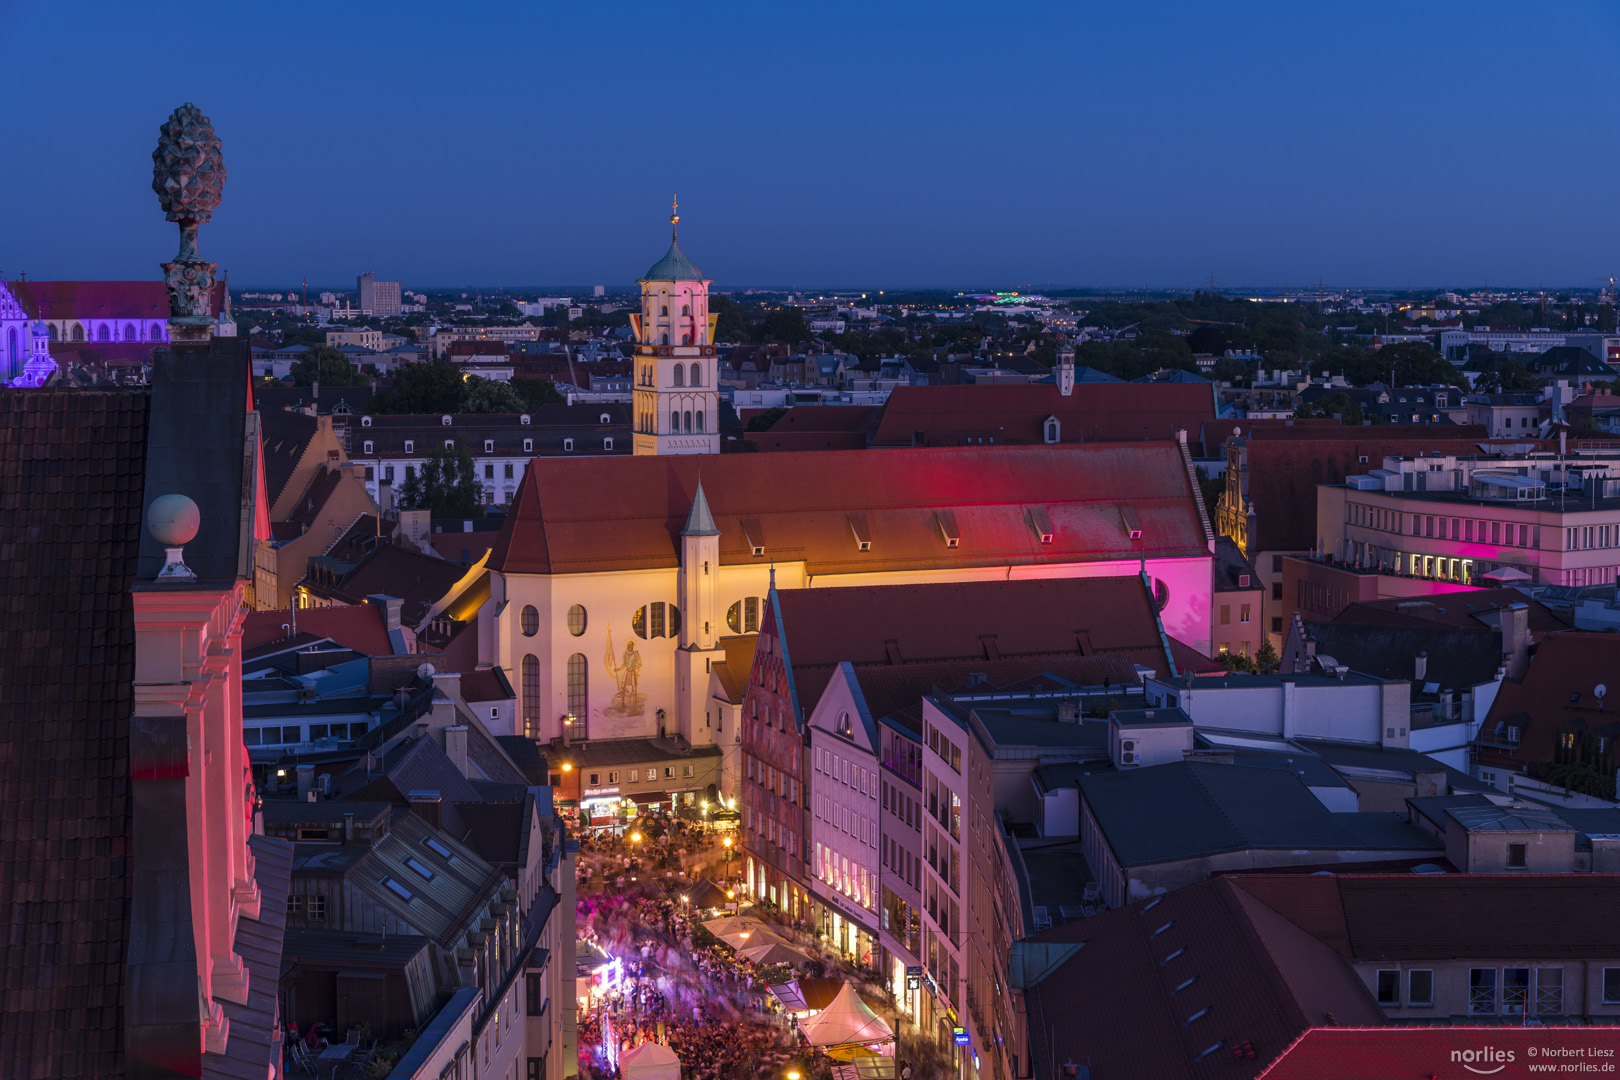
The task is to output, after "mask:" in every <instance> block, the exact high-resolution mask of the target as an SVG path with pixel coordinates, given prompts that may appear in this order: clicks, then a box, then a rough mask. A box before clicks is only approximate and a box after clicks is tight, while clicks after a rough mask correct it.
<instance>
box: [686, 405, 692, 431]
mask: <svg viewBox="0 0 1620 1080" xmlns="http://www.w3.org/2000/svg"><path fill="white" fill-rule="evenodd" d="M686 430H687V432H688V433H689V434H690V433H691V431H692V412H691V410H690V409H689V410H687V413H686Z"/></svg>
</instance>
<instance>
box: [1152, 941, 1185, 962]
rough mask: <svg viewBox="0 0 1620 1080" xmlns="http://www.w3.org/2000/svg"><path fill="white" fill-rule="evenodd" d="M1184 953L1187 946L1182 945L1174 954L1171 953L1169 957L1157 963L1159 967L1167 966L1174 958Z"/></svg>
mask: <svg viewBox="0 0 1620 1080" xmlns="http://www.w3.org/2000/svg"><path fill="white" fill-rule="evenodd" d="M1186 951H1187V946H1185V945H1183V946H1182V947H1181V948H1179V949H1177V950H1176V951H1175V952H1173V953H1171V954H1170V955H1169V956H1167V957H1165V958H1164V959H1163V960H1160V961H1159V966H1160V967H1163V966H1164V965H1166V964H1168V963H1169V962H1170V961H1172V960H1174V959H1175V958H1176V957H1178V956H1180V955H1181V954H1182V953H1184V952H1186Z"/></svg>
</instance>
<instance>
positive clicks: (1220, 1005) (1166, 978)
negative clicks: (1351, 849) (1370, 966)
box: [1024, 878, 1383, 1080]
mask: <svg viewBox="0 0 1620 1080" xmlns="http://www.w3.org/2000/svg"><path fill="white" fill-rule="evenodd" d="M1034 940H1035V941H1036V942H1037V943H1041V944H1047V943H1053V944H1055V943H1062V942H1071V943H1072V942H1083V943H1084V947H1082V948H1081V949H1080V951H1079V952H1077V953H1075V954H1074V955H1073V956H1072V957H1071V958H1070V959H1069V960H1068V961H1067V962H1065V963H1063V964H1062V965H1061V966H1059V967H1058V968H1057V969H1056V970H1054V971H1052V972H1051V973H1050V974H1048V975H1047V976H1046V977H1045V978H1043V979H1041V980H1040V981H1039V982H1037V983H1036V984H1035V985H1034V986H1032V987H1030V988H1028V989H1027V990H1025V992H1024V1000H1025V1003H1026V1006H1027V1010H1028V1017H1029V1027H1030V1047H1031V1051H1032V1053H1033V1054H1034V1055H1035V1056H1036V1058H1037V1062H1038V1066H1039V1075H1043V1076H1049V1075H1056V1072H1057V1067H1058V1066H1059V1065H1061V1064H1063V1063H1064V1062H1076V1063H1082V1064H1088V1065H1089V1066H1090V1067H1091V1073H1092V1075H1093V1076H1097V1077H1105V1076H1107V1077H1115V1076H1118V1077H1154V1078H1155V1080H1180V1078H1187V1080H1195V1078H1196V1080H1205V1078H1209V1080H1216V1078H1219V1080H1248V1078H1250V1077H1254V1076H1255V1075H1256V1074H1257V1073H1259V1072H1260V1070H1261V1069H1262V1068H1264V1067H1265V1066H1266V1064H1267V1063H1268V1062H1269V1061H1271V1060H1272V1059H1273V1058H1274V1057H1275V1056H1277V1055H1278V1054H1280V1053H1282V1051H1283V1050H1284V1049H1286V1048H1287V1047H1288V1046H1289V1045H1290V1044H1291V1043H1292V1042H1293V1041H1294V1040H1295V1039H1296V1038H1297V1037H1298V1036H1299V1035H1300V1034H1301V1033H1303V1032H1304V1031H1306V1030H1307V1029H1308V1028H1310V1027H1311V1026H1312V1025H1314V1024H1320V1023H1323V1022H1325V1020H1326V1017H1327V1015H1328V1014H1330V1013H1331V1014H1332V1015H1333V1016H1334V1018H1335V1020H1336V1021H1337V1022H1338V1023H1346V1024H1360V1025H1366V1026H1369V1027H1371V1026H1375V1025H1378V1024H1380V1023H1382V1021H1383V1016H1382V1014H1381V1013H1380V1012H1379V1009H1378V1006H1377V1004H1376V1003H1375V1002H1374V1001H1373V999H1372V996H1371V995H1370V994H1369V993H1368V991H1367V988H1366V986H1365V985H1364V984H1363V983H1362V982H1361V980H1360V979H1359V978H1357V976H1356V974H1355V972H1354V971H1352V970H1351V968H1350V966H1349V965H1348V964H1347V963H1345V961H1344V960H1343V959H1342V958H1340V957H1338V956H1336V955H1335V954H1334V953H1333V952H1332V950H1330V949H1328V948H1327V947H1326V946H1324V945H1322V944H1321V943H1320V942H1318V941H1316V940H1314V939H1313V938H1311V937H1310V935H1308V934H1306V933H1305V932H1303V931H1302V930H1300V929H1299V928H1298V927H1296V926H1294V925H1293V924H1292V923H1290V922H1288V920H1286V919H1283V918H1282V917H1280V916H1278V915H1277V914H1276V913H1275V912H1273V911H1271V910H1270V909H1268V908H1267V907H1266V906H1265V905H1264V904H1259V903H1256V902H1254V901H1253V900H1252V898H1250V897H1248V896H1246V895H1245V894H1244V893H1242V892H1241V891H1240V890H1238V889H1236V888H1235V887H1233V885H1232V884H1231V881H1230V879H1227V878H1215V879H1212V880H1210V881H1207V882H1203V883H1200V884H1198V885H1192V886H1188V887H1187V888H1184V889H1177V890H1175V891H1174V892H1171V893H1169V894H1167V895H1165V896H1162V897H1157V898H1155V899H1153V900H1147V901H1139V902H1137V903H1134V904H1131V905H1129V906H1128V907H1123V908H1117V909H1115V910H1113V911H1109V912H1105V913H1103V914H1101V915H1097V916H1093V917H1091V918H1088V919H1081V920H1077V921H1075V922H1070V923H1066V924H1064V925H1062V926H1060V927H1057V928H1056V929H1053V930H1050V931H1048V932H1046V933H1044V934H1040V935H1037V936H1036V938H1035V939H1034ZM1245 1043H1246V1044H1248V1045H1249V1046H1251V1047H1252V1048H1253V1049H1254V1051H1255V1057H1254V1058H1253V1059H1252V1060H1251V1059H1249V1058H1247V1057H1244V1058H1237V1057H1235V1056H1234V1054H1233V1048H1234V1047H1238V1046H1241V1045H1243V1044H1245Z"/></svg>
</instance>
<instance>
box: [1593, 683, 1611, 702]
mask: <svg viewBox="0 0 1620 1080" xmlns="http://www.w3.org/2000/svg"><path fill="white" fill-rule="evenodd" d="M1608 692H1609V688H1608V687H1607V686H1605V685H1604V684H1603V683H1598V684H1597V686H1596V687H1594V688H1593V690H1592V693H1593V695H1594V696H1595V697H1596V698H1597V699H1598V700H1599V701H1602V700H1603V695H1604V694H1607V693H1608Z"/></svg>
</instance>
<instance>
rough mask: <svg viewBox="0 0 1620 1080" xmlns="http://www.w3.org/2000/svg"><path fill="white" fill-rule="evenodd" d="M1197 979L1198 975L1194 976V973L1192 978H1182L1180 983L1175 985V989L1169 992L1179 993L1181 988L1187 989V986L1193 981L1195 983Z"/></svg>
mask: <svg viewBox="0 0 1620 1080" xmlns="http://www.w3.org/2000/svg"><path fill="white" fill-rule="evenodd" d="M1197 981H1198V976H1196V975H1194V976H1193V977H1192V978H1190V979H1185V980H1183V981H1182V982H1181V984H1180V985H1179V986H1177V987H1176V988H1175V989H1174V990H1172V991H1170V993H1171V994H1179V993H1181V992H1182V991H1183V990H1185V989H1187V987H1189V986H1191V985H1192V984H1193V983H1195V982H1197Z"/></svg>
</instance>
